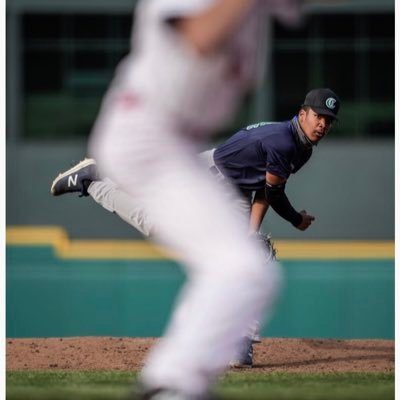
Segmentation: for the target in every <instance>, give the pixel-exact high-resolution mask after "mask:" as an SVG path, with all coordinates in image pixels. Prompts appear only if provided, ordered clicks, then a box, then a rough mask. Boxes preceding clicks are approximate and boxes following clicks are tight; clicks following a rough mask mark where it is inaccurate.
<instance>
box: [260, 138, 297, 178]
mask: <svg viewBox="0 0 400 400" xmlns="http://www.w3.org/2000/svg"><path fill="white" fill-rule="evenodd" d="M264 150H265V151H266V153H267V161H266V171H267V172H269V173H270V174H273V175H276V176H279V177H281V178H284V179H288V178H289V176H290V174H291V172H292V168H291V158H292V152H293V150H292V148H291V147H290V146H287V145H282V144H281V143H279V142H275V143H274V142H272V143H269V144H268V146H266V147H265V149H264Z"/></svg>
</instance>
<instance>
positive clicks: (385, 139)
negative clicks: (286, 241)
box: [6, 0, 395, 239]
mask: <svg viewBox="0 0 400 400" xmlns="http://www.w3.org/2000/svg"><path fill="white" fill-rule="evenodd" d="M134 4H135V1H132V0H114V1H112V2H111V1H108V0H79V1H78V0H77V1H74V0H51V1H49V0H8V1H7V14H6V16H7V139H6V140H7V141H6V145H7V224H12V225H16V224H35V225H43V224H45V225H46V224H47V225H48V224H51V225H62V226H65V227H66V228H67V230H68V232H69V234H70V235H72V236H73V237H129V238H132V237H139V236H138V233H136V232H134V231H132V229H131V228H130V227H128V226H126V224H125V223H122V222H120V221H118V219H117V218H113V216H112V215H107V213H105V212H104V210H102V209H100V208H97V207H93V205H92V204H90V202H88V201H71V199H70V198H60V199H57V200H55V199H54V198H52V197H51V196H50V195H49V190H50V185H51V182H52V180H53V178H54V177H55V175H56V174H57V173H58V172H60V171H62V170H65V169H66V168H67V167H69V166H70V165H71V162H74V161H75V162H77V161H79V160H80V159H81V158H82V157H84V155H85V154H86V142H87V138H88V135H89V133H90V130H91V128H92V125H93V122H94V120H95V117H96V115H97V112H98V109H99V106H100V102H101V99H102V95H103V94H104V92H105V90H106V89H107V87H108V84H109V82H110V80H111V79H112V77H113V72H114V69H115V67H116V65H117V63H118V62H119V61H120V60H121V58H122V57H123V56H124V55H125V54H126V53H127V52H128V49H129V40H130V33H131V27H132V22H133V23H134V20H133V21H132V9H133V5H134ZM394 20H395V17H394V1H393V0H380V1H375V0H347V1H346V0H337V1H329V2H324V1H321V2H320V3H316V4H314V5H312V6H311V5H310V6H308V7H306V14H305V18H304V21H303V24H302V25H301V26H300V27H299V28H298V29H288V28H286V27H284V26H282V25H280V24H279V23H276V22H274V23H273V24H272V25H271V26H270V30H271V37H272V38H271V43H270V44H271V46H270V51H269V52H268V53H267V55H266V57H267V59H266V64H267V66H268V68H267V71H266V75H265V77H264V79H263V83H262V85H261V86H260V87H259V88H258V90H256V91H255V92H254V93H251V94H250V95H249V96H248V97H247V98H246V99H245V101H244V104H243V107H242V109H241V111H240V112H239V113H238V115H237V118H236V120H235V121H232V123H231V124H230V126H227V127H226V128H225V129H224V130H223V131H222V132H219V134H218V135H217V136H216V138H215V140H216V141H219V140H223V138H224V137H226V136H227V135H230V134H232V133H233V132H235V131H236V130H238V129H240V128H241V127H243V126H246V125H249V124H251V123H254V122H257V121H261V120H267V121H274V120H275V121H276V120H287V119H290V118H291V117H292V116H293V115H294V114H295V113H296V112H297V110H298V107H299V105H300V104H301V103H302V101H303V99H304V96H305V94H306V93H307V91H308V90H310V89H311V88H314V87H330V88H332V89H333V90H334V91H335V92H336V93H338V95H339V97H340V98H341V100H342V105H341V110H340V122H339V123H338V124H337V125H336V127H335V128H334V130H333V131H332V132H331V134H330V135H329V137H328V138H327V139H326V140H324V141H323V142H322V143H321V144H320V146H318V148H317V149H316V151H315V152H314V156H313V158H312V159H311V161H310V163H308V164H307V165H306V166H305V167H304V168H303V170H301V171H300V172H299V173H298V174H297V175H296V176H293V177H292V178H291V179H290V183H289V184H288V191H289V194H290V195H291V198H292V199H293V204H294V205H295V207H297V208H298V209H306V210H307V211H309V212H310V213H312V214H314V215H316V216H317V222H316V223H315V225H314V226H313V229H310V230H309V231H307V232H304V233H303V232H298V231H297V230H294V229H293V228H292V227H291V226H290V224H287V223H285V222H284V221H282V220H281V219H280V218H277V217H276V216H275V215H274V213H272V212H271V213H270V214H269V215H268V218H266V221H265V224H264V230H265V231H268V232H269V231H271V232H272V233H273V235H274V236H275V237H278V238H281V237H283V238H335V239H337V238H339V239H340V238H357V239H360V238H372V239H377V238H378V239H379V238H384V239H390V238H393V235H394V168H393V167H394ZM66 197H68V196H66ZM88 221H90V223H87V222H88Z"/></svg>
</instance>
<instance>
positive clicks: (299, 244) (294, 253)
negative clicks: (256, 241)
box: [6, 226, 395, 260]
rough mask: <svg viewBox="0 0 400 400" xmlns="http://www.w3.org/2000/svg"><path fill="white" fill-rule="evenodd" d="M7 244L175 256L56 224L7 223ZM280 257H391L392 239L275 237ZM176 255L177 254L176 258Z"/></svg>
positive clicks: (109, 255) (85, 254)
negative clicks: (73, 233)
mask: <svg viewBox="0 0 400 400" xmlns="http://www.w3.org/2000/svg"><path fill="white" fill-rule="evenodd" d="M6 243H7V245H11V246H52V247H53V248H54V250H55V253H56V255H57V256H58V257H60V258H63V259H112V260H116V259H118V260H122V259H124V260H126V259H128V260H129V259H140V260H146V259H149V260H150V259H151V260H163V259H164V260H165V259H172V258H174V256H173V255H172V254H171V253H168V252H167V251H165V249H163V248H161V247H159V246H155V245H154V244H151V243H150V242H147V241H144V240H82V239H79V240H70V239H69V237H68V235H67V232H66V231H65V230H64V229H63V228H61V227H56V226H10V227H7V230H6ZM275 246H276V248H277V251H278V258H279V259H281V260H291V259H295V260H302V259H307V260H317V259H324V260H340V259H342V260H343V259H357V260H362V259H382V260H383V259H387V260H392V259H394V252H395V251H394V242H393V241H358V240H346V241H322V240H318V241H317V240H304V241H303V240H276V241H275ZM175 258H176V257H175Z"/></svg>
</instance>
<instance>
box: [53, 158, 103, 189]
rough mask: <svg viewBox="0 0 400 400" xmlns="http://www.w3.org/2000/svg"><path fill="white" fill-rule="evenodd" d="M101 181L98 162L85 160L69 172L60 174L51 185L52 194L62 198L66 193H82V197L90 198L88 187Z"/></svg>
mask: <svg viewBox="0 0 400 400" xmlns="http://www.w3.org/2000/svg"><path fill="white" fill-rule="evenodd" d="M96 180H99V175H98V172H97V166H96V161H95V160H93V159H92V158H85V159H84V160H83V161H81V162H80V163H78V164H76V165H75V166H73V167H72V168H70V169H69V170H67V171H65V172H62V173H60V174H59V175H58V176H57V178H56V179H54V181H53V184H52V185H51V194H52V195H53V196H61V195H62V194H65V193H76V192H79V193H80V197H82V196H89V193H88V191H87V190H88V187H89V185H90V184H91V183H92V182H93V181H96Z"/></svg>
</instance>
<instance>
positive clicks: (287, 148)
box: [214, 121, 312, 190]
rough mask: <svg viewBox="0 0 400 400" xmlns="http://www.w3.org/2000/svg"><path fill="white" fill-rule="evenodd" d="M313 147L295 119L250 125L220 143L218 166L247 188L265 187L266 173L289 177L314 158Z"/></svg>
mask: <svg viewBox="0 0 400 400" xmlns="http://www.w3.org/2000/svg"><path fill="white" fill-rule="evenodd" d="M311 154H312V148H311V147H307V146H305V145H304V144H302V143H301V142H300V140H299V138H298V134H297V132H296V128H295V127H294V124H293V122H292V121H285V122H273V123H267V122H261V123H259V124H255V125H250V126H248V127H247V128H244V129H242V130H240V131H239V132H237V133H235V134H234V135H233V136H231V137H230V138H229V139H228V140H227V141H226V142H224V143H222V144H221V145H219V146H218V147H217V148H216V150H215V153H214V161H215V165H216V166H217V167H218V168H219V169H220V170H221V172H222V173H223V174H224V176H226V177H228V178H229V179H230V180H231V181H232V182H233V183H234V184H235V185H237V186H238V187H240V188H241V189H244V190H259V189H262V188H263V187H264V186H265V174H266V172H270V173H271V174H273V175H277V176H280V177H282V178H284V179H287V178H288V177H289V175H290V174H293V173H295V172H297V171H298V170H299V169H300V168H301V167H302V166H303V165H304V164H305V163H306V162H307V161H308V159H309V158H310V157H311Z"/></svg>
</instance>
